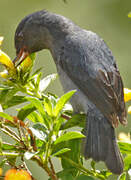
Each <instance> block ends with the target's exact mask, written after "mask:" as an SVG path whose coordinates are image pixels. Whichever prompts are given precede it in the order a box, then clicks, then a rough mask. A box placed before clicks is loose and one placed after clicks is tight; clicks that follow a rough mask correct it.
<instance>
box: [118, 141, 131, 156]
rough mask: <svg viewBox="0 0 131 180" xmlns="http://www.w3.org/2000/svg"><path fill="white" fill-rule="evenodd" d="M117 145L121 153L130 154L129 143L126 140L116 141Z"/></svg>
mask: <svg viewBox="0 0 131 180" xmlns="http://www.w3.org/2000/svg"><path fill="white" fill-rule="evenodd" d="M118 144H119V147H120V151H121V153H123V154H131V143H127V142H120V141H119V142H118Z"/></svg>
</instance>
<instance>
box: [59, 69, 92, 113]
mask: <svg viewBox="0 0 131 180" xmlns="http://www.w3.org/2000/svg"><path fill="white" fill-rule="evenodd" d="M57 71H58V74H59V78H60V82H61V84H62V87H63V90H64V92H65V93H66V92H68V91H70V90H77V91H76V93H75V94H74V95H73V96H72V98H71V100H70V103H71V105H72V106H73V110H74V112H76V113H78V112H84V113H87V109H88V105H89V104H90V103H89V100H88V98H87V97H86V96H85V95H84V94H83V93H82V91H80V89H79V88H78V87H77V86H76V85H75V83H74V82H73V81H72V80H71V79H70V78H69V77H68V75H67V74H66V73H65V72H64V71H63V70H62V69H61V67H60V66H59V67H58V66H57Z"/></svg>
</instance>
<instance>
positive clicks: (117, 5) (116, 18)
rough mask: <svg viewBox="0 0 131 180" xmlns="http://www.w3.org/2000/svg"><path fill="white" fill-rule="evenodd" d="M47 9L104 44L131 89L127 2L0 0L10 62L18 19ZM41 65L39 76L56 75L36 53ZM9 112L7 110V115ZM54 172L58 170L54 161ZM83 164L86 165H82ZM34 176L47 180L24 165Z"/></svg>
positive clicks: (0, 30) (57, 89)
mask: <svg viewBox="0 0 131 180" xmlns="http://www.w3.org/2000/svg"><path fill="white" fill-rule="evenodd" d="M41 9H47V10H49V11H52V12H55V13H58V14H61V15H64V16H66V17H68V18H70V19H72V20H73V21H74V22H75V23H76V24H78V25H79V26H81V27H82V28H85V29H89V30H92V31H94V32H96V33H97V34H99V35H100V36H101V37H102V38H103V39H104V40H105V42H106V43H107V44H108V46H109V47H110V49H111V50H112V52H113V55H114V56H115V58H116V61H117V64H118V67H119V70H120V73H121V76H122V78H123V81H124V86H125V87H128V88H131V70H130V69H131V63H130V61H131V58H130V57H131V19H129V18H128V17H127V14H128V13H129V12H130V11H131V0H125V1H124V0H68V1H67V4H64V3H63V1H62V0H21V1H20V0H0V36H4V38H5V39H4V43H3V46H2V50H3V51H5V52H6V53H7V54H8V55H9V56H10V57H11V58H12V59H13V58H14V57H15V49H14V33H15V29H16V27H17V25H18V23H19V22H20V21H21V19H22V18H23V17H24V16H26V15H27V14H30V13H32V12H34V11H37V10H41ZM41 66H43V75H44V76H45V75H47V74H50V73H54V72H56V68H55V64H54V62H53V60H52V58H51V55H50V54H49V52H48V51H41V52H39V53H38V54H37V60H36V64H35V68H38V67H41ZM49 91H50V92H53V93H55V94H57V95H61V94H63V91H62V88H61V85H60V82H59V80H58V79H57V80H56V81H55V82H54V83H52V85H51V86H50V88H49ZM11 111H12V110H10V113H11ZM130 119H131V117H129V118H128V121H129V123H128V126H127V127H126V128H123V127H122V126H119V129H118V130H117V132H120V131H125V132H129V130H130V125H131V123H130ZM55 164H56V169H60V168H59V167H60V164H59V161H58V160H56V159H55ZM86 164H87V163H86ZM28 165H29V169H30V170H31V171H32V172H33V175H34V177H36V178H37V179H39V180H43V179H45V180H46V179H48V178H47V176H43V174H45V173H44V172H43V170H41V169H40V168H38V167H37V165H35V164H34V163H32V162H29V163H28Z"/></svg>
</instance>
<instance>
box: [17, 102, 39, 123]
mask: <svg viewBox="0 0 131 180" xmlns="http://www.w3.org/2000/svg"><path fill="white" fill-rule="evenodd" d="M35 110H36V107H35V106H34V105H33V104H27V105H25V106H24V107H23V108H21V109H20V110H19V112H18V114H17V117H18V118H19V119H20V120H22V121H23V120H24V119H25V118H26V117H27V116H28V115H29V114H30V113H32V112H33V111H35Z"/></svg>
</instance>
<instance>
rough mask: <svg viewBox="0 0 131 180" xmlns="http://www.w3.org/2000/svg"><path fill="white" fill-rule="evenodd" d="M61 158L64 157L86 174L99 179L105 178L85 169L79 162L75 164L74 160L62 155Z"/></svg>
mask: <svg viewBox="0 0 131 180" xmlns="http://www.w3.org/2000/svg"><path fill="white" fill-rule="evenodd" d="M62 158H63V159H65V160H66V161H68V162H69V163H70V164H72V165H73V166H75V167H76V168H78V169H79V170H80V171H81V172H82V173H84V174H87V175H91V176H95V177H97V178H99V179H101V180H105V178H103V177H101V176H100V175H99V174H98V173H97V172H91V171H89V170H88V169H86V168H85V167H84V166H82V165H81V164H77V163H76V162H74V161H72V160H71V159H68V158H66V157H64V156H62Z"/></svg>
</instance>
